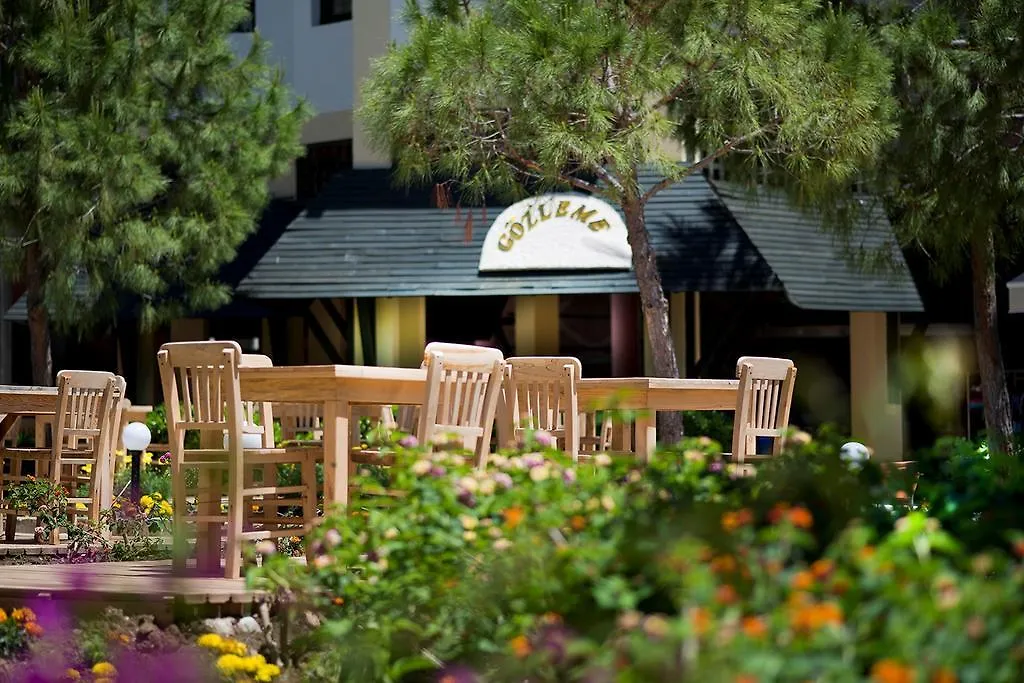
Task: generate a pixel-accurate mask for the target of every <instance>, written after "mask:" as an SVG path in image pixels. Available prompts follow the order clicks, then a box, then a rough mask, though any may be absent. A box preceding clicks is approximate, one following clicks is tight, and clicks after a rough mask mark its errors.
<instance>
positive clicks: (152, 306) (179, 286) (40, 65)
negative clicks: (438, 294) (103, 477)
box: [0, 0, 305, 330]
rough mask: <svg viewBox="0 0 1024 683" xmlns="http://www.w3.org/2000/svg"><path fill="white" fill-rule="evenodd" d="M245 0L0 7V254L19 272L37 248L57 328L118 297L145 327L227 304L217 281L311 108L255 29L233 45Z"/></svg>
mask: <svg viewBox="0 0 1024 683" xmlns="http://www.w3.org/2000/svg"><path fill="white" fill-rule="evenodd" d="M246 7H247V3H246V2H244V1H243V0H169V1H166V0H121V1H119V2H69V1H66V0H27V1H26V2H10V1H7V2H3V3H2V4H0V34H2V35H3V42H4V50H3V52H2V54H0V72H2V73H3V84H2V87H0V144H2V145H3V148H4V151H5V154H4V156H3V157H2V159H0V236H2V237H3V250H2V251H3V256H5V257H6V261H7V262H8V264H9V265H11V266H13V267H12V271H13V272H18V270H19V269H20V268H21V265H22V263H23V262H24V260H25V258H26V253H27V252H28V251H29V250H31V249H32V248H33V247H37V248H38V253H37V254H35V260H36V262H37V263H38V268H39V270H40V271H41V272H40V273H39V274H40V275H41V276H42V277H41V281H42V282H41V292H39V294H41V297H42V302H43V304H44V306H45V308H46V310H47V311H48V313H49V319H50V321H51V322H52V324H53V325H54V326H56V327H58V328H60V329H65V330H69V329H81V328H82V327H83V326H86V325H88V324H90V323H92V322H95V321H97V320H100V321H106V322H109V321H110V320H111V318H112V317H113V316H114V315H115V314H116V312H117V311H118V310H119V306H120V305H122V304H123V303H124V302H125V301H126V300H129V301H137V302H138V313H139V315H140V316H141V318H142V320H143V321H144V323H153V322H155V321H157V320H160V319H162V318H166V317H168V316H174V315H178V314H181V313H182V312H184V311H186V310H197V309H204V308H209V307H215V306H217V305H220V304H222V303H224V302H226V301H227V299H228V296H229V292H228V291H226V289H225V287H224V286H222V285H221V284H219V283H217V282H216V281H215V280H214V279H213V278H214V276H215V275H216V273H217V271H218V268H219V267H220V266H221V265H222V264H223V263H225V262H226V261H228V260H230V259H231V258H233V257H234V254H235V250H236V248H237V247H238V245H239V244H240V243H241V242H242V240H244V239H245V237H246V236H248V235H249V234H250V233H251V231H252V230H253V227H254V221H255V219H256V218H257V217H258V215H259V213H260V211H261V210H262V208H263V206H264V205H265V203H266V201H267V182H268V180H270V179H271V178H273V177H274V176H277V175H279V174H280V173H282V172H283V171H284V170H286V168H287V166H288V164H289V162H290V161H291V160H292V159H293V158H294V157H295V156H296V155H297V153H298V152H299V150H300V147H299V144H298V143H299V131H300V128H301V125H302V123H303V120H304V117H305V107H304V105H302V104H301V103H300V104H296V102H295V101H294V99H293V97H292V96H291V95H290V93H289V92H288V90H287V89H286V88H285V87H284V86H283V85H282V83H281V81H280V74H279V73H278V72H277V71H276V70H274V69H272V68H270V67H268V66H267V65H266V64H265V63H264V59H263V57H264V53H265V45H264V44H263V43H262V42H261V41H260V40H259V39H258V37H257V39H256V42H255V43H254V46H253V48H252V50H251V52H250V53H249V54H248V55H246V56H244V58H242V59H239V58H238V57H237V56H236V55H235V53H234V51H233V49H232V47H231V44H230V43H229V41H228V33H229V32H230V31H231V29H232V27H233V26H234V25H235V24H236V23H237V22H238V21H239V20H240V19H241V18H242V17H243V16H244V14H245V12H246V11H247V10H246ZM76 281H79V282H84V283H85V284H86V287H87V294H86V296H85V297H84V300H83V298H82V297H81V296H80V295H76V294H75V285H76ZM28 284H29V286H30V287H31V286H32V279H31V278H29V279H28ZM31 299H32V297H31V296H30V306H31V305H32V303H33V302H32V300H31Z"/></svg>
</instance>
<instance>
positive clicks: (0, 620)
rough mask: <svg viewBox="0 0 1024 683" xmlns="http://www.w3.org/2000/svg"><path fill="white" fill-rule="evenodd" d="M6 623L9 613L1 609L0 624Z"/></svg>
mask: <svg viewBox="0 0 1024 683" xmlns="http://www.w3.org/2000/svg"><path fill="white" fill-rule="evenodd" d="M5 621H7V612H5V611H3V610H2V609H0V624H2V623H4V622H5Z"/></svg>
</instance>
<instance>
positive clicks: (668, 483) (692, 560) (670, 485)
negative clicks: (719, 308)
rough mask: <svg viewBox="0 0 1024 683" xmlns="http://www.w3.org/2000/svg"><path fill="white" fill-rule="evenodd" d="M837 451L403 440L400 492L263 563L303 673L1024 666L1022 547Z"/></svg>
mask: <svg viewBox="0 0 1024 683" xmlns="http://www.w3.org/2000/svg"><path fill="white" fill-rule="evenodd" d="M837 446H838V444H837V443H835V442H834V441H828V440H826V442H825V443H808V444H804V445H801V446H800V447H799V448H798V450H797V452H794V453H791V454H788V455H786V456H784V457H782V458H780V459H779V460H778V462H776V463H773V464H772V465H771V466H768V467H764V468H763V470H762V473H761V474H759V476H758V477H757V478H754V479H735V478H733V477H732V476H731V475H730V468H729V466H728V465H727V464H725V463H723V462H722V461H721V460H720V459H719V457H718V456H716V452H717V450H718V449H717V445H716V444H714V443H712V442H710V441H709V440H691V441H689V442H688V443H686V444H685V445H684V447H682V448H680V449H677V450H675V451H673V452H666V453H661V454H659V455H658V457H657V458H655V460H654V462H653V464H652V465H651V466H650V467H648V468H647V469H645V470H641V469H640V468H638V467H637V466H636V465H635V464H634V463H631V462H628V461H624V460H612V459H610V458H607V457H606V456H598V457H596V458H594V460H593V461H592V463H589V464H581V465H579V466H576V467H573V466H570V465H569V464H568V463H566V462H564V461H562V460H560V458H559V456H557V455H556V454H554V453H549V452H525V453H516V454H509V455H508V456H501V457H498V458H496V459H495V460H494V461H493V462H492V465H491V467H490V468H489V469H488V470H487V471H486V472H478V471H476V470H474V469H473V468H472V467H471V465H470V463H469V461H468V460H467V459H466V458H465V455H464V454H462V453H459V452H457V451H453V450H440V451H438V452H435V453H434V454H432V455H425V454H423V453H422V452H418V451H415V450H413V451H407V452H402V453H400V454H399V460H400V461H401V464H400V466H398V467H396V468H395V470H394V471H393V474H392V477H391V481H390V482H389V486H390V487H391V488H393V489H397V490H399V491H401V492H402V493H403V495H401V496H400V497H397V498H390V497H389V498H388V499H387V500H386V501H384V502H383V503H381V504H379V505H369V504H368V505H366V506H365V507H363V508H361V509H352V510H349V511H346V512H338V513H335V514H334V515H332V516H331V518H330V519H329V521H328V523H327V524H325V525H324V526H323V527H322V531H321V533H320V534H319V535H318V537H317V540H316V543H317V547H316V548H315V550H316V555H315V559H314V561H313V562H312V564H311V565H310V566H309V567H301V566H299V565H297V564H296V563H294V562H289V561H285V560H284V559H283V558H281V559H278V558H276V557H275V555H274V554H269V555H268V557H266V558H265V561H264V565H263V567H262V568H261V569H259V570H257V571H256V573H255V574H254V580H255V581H257V582H258V583H260V584H261V585H263V586H271V587H274V588H276V589H277V590H278V591H279V593H280V595H282V596H283V597H285V598H286V599H287V600H288V601H289V602H297V603H298V604H299V605H300V606H301V610H299V611H300V612H301V613H303V614H305V617H304V618H303V620H302V622H301V623H297V624H295V625H294V627H295V628H299V627H300V626H304V627H305V631H304V632H303V633H302V635H301V637H298V638H295V639H293V642H292V643H291V644H290V645H291V651H290V655H291V656H292V657H293V658H294V661H295V662H296V666H297V667H298V668H299V671H300V672H301V676H302V677H303V679H304V680H351V681H370V680H390V681H421V680H444V681H467V682H468V681H485V680H486V681H525V680H530V681H563V680H585V681H612V680H637V681H639V680H672V681H688V680H693V681H743V682H745V683H749V682H752V681H790V680H792V681H808V680H811V681H864V680H872V681H878V682H881V683H896V682H902V681H908V682H909V681H941V682H943V683H950V682H952V681H969V680H978V681H986V682H987V681H993V682H998V681H1018V680H1024V668H1022V662H1024V649H1022V648H1021V647H1020V645H1019V643H1020V642H1024V641H1022V638H1024V621H1022V620H1021V619H1020V618H1019V614H1020V613H1021V608H1022V606H1024V605H1022V604H1021V603H1022V601H1024V591H1021V587H1022V586H1021V584H1022V581H1024V567H1022V565H1021V563H1020V561H1019V558H1018V557H1015V556H1009V555H1006V554H1004V553H1002V552H1001V551H1000V550H998V549H993V550H991V551H989V552H985V553H979V554H974V555H971V554H965V553H963V552H962V550H961V549H960V547H959V545H958V543H957V542H956V540H955V539H954V538H953V537H951V536H949V535H948V534H947V533H945V532H944V531H943V530H942V529H941V528H940V527H939V524H938V523H937V521H936V520H934V519H929V518H928V517H927V516H925V514H924V513H923V512H920V511H919V512H911V511H910V510H909V509H908V508H907V506H906V505H905V504H903V503H901V501H900V500H898V499H896V497H895V496H893V495H892V493H893V492H892V491H891V490H890V489H889V486H888V484H887V483H886V482H885V481H884V480H883V478H882V477H881V474H880V472H879V471H878V470H877V468H874V467H872V466H870V465H868V466H865V467H862V468H859V469H857V471H851V470H850V468H848V467H847V466H846V465H845V464H843V463H842V462H841V461H840V459H839V457H838V447H837ZM895 485H898V482H895ZM881 502H887V503H888V504H889V505H890V506H891V510H892V512H890V511H889V510H887V509H886V508H884V507H882V506H881V505H880V503H881ZM1018 547H1019V548H1020V549H1021V551H1022V552H1024V543H1019V545H1018Z"/></svg>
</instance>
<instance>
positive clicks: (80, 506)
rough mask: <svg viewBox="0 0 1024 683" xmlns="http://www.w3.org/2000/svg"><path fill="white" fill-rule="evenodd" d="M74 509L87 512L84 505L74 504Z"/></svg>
mask: <svg viewBox="0 0 1024 683" xmlns="http://www.w3.org/2000/svg"><path fill="white" fill-rule="evenodd" d="M75 509H76V510H83V511H84V510H88V509H89V508H87V507H85V503H75Z"/></svg>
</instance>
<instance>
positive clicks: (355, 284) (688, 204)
mask: <svg viewBox="0 0 1024 683" xmlns="http://www.w3.org/2000/svg"><path fill="white" fill-rule="evenodd" d="M645 180H648V181H651V182H653V178H646V179H645ZM504 208H505V206H504V205H502V206H488V207H487V208H486V209H483V208H480V207H477V208H475V209H462V210H461V211H457V210H455V209H437V208H434V207H432V205H431V203H430V193H429V191H428V190H426V189H412V190H410V189H397V188H394V187H393V186H392V184H391V175H390V171H387V170H372V171H370V170H363V171H352V172H348V173H343V174H340V175H338V176H336V177H335V178H334V179H333V180H332V181H331V183H330V184H329V185H328V187H327V188H326V189H325V190H324V192H323V193H322V194H321V196H320V197H319V198H318V199H317V200H316V201H315V202H314V203H313V204H312V205H311V206H310V207H309V209H308V210H307V211H306V212H304V213H303V214H302V215H301V216H299V217H298V218H297V219H295V221H294V222H292V224H291V225H290V226H289V227H288V230H287V231H285V233H284V234H283V235H282V236H281V239H279V240H278V242H277V244H275V245H274V246H273V247H272V248H271V249H270V251H268V252H267V254H266V256H265V257H264V258H263V260H262V261H260V263H259V264H258V265H257V266H256V267H255V268H254V269H253V270H252V272H251V273H250V274H249V276H248V277H247V278H246V279H245V280H243V281H242V283H241V285H240V286H239V291H240V292H242V293H244V294H246V295H248V296H252V297H256V298H266V299H292V298H317V297H382V296H458V295H467V296H470V295H489V294H493V295H529V294H585V293H619V292H635V291H637V288H636V281H635V277H634V275H633V273H632V272H628V271H603V272H581V271H573V272H551V271H547V272H534V273H515V274H501V273H479V272H478V271H477V265H478V262H479V258H480V248H481V246H482V244H483V240H484V236H485V235H486V233H487V228H488V227H489V226H490V223H491V222H492V221H493V220H494V219H495V218H497V216H498V214H499V213H501V211H502V209H504ZM467 213H471V214H472V216H473V229H472V235H470V236H469V239H468V241H467V239H466V238H467V230H466V228H465V219H466V215H467ZM647 225H648V228H649V230H650V233H651V241H652V244H653V246H654V248H655V250H656V252H657V253H658V256H659V263H660V269H661V273H662V278H663V280H664V283H665V287H666V288H667V289H669V290H670V291H684V290H698V291H729V290H743V291H749V290H765V289H780V288H781V286H780V285H779V283H778V281H777V280H776V279H775V278H774V277H773V275H772V272H771V269H770V268H769V267H768V265H767V264H766V263H765V262H764V260H763V259H762V258H761V257H760V256H759V255H758V253H757V250H756V249H755V248H754V246H753V244H751V242H750V240H749V239H747V238H746V236H745V235H744V234H743V231H742V230H740V228H739V226H738V225H737V224H736V222H735V221H733V220H731V219H730V218H729V216H728V214H727V213H726V212H725V211H724V208H723V206H722V204H721V202H719V201H718V200H717V198H716V197H715V195H714V193H713V192H712V190H711V188H710V186H709V185H708V184H707V182H706V181H705V180H704V178H703V177H702V176H696V175H695V176H693V177H691V178H690V179H688V180H687V181H685V182H683V183H681V184H680V185H678V186H677V187H675V188H672V190H671V191H665V192H663V193H661V194H659V195H657V196H656V197H655V199H654V200H653V201H652V202H651V203H650V205H649V206H648V209H647Z"/></svg>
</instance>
